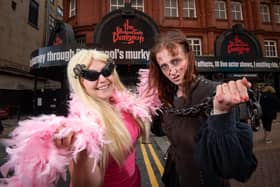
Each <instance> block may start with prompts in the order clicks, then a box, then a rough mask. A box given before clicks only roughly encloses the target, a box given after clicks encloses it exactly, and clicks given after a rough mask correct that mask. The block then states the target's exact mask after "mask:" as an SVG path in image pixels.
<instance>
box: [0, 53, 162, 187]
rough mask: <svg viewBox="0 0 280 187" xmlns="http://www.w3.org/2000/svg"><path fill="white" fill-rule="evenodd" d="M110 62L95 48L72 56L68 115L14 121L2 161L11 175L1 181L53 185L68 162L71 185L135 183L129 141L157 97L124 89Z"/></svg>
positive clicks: (131, 142) (131, 185)
mask: <svg viewBox="0 0 280 187" xmlns="http://www.w3.org/2000/svg"><path fill="white" fill-rule="evenodd" d="M115 66H116V65H115V64H114V62H113V60H112V59H111V58H109V57H108V56H107V55H106V54H105V53H103V52H100V51H97V50H81V51H79V52H78V53H76V54H75V55H74V56H73V57H72V59H71V60H70V62H69V64H68V67H67V76H68V80H69V85H70V90H71V100H70V101H69V114H68V116H67V117H65V118H64V117H58V116H43V117H39V118H33V119H31V120H28V121H25V122H24V123H22V124H21V125H20V127H19V128H18V129H17V130H16V132H15V134H17V136H16V137H15V138H14V139H13V140H12V145H13V148H12V149H13V150H12V151H10V157H11V160H10V161H9V162H8V163H7V164H6V165H7V166H5V167H4V169H5V170H7V168H13V169H14V170H15V177H14V178H12V179H5V180H6V181H5V182H8V183H9V184H10V185H11V186H12V185H15V184H17V185H18V184H21V185H22V186H53V185H54V184H55V183H56V182H57V180H58V177H59V176H62V177H63V176H64V177H65V174H66V168H68V167H69V168H70V175H71V185H72V186H73V187H95V186H103V187H120V186H124V187H140V186H141V184H140V181H141V180H140V173H139V169H138V167H137V165H136V152H135V148H136V146H135V145H136V141H137V139H138V138H139V136H140V135H141V134H143V135H145V133H144V132H147V127H149V126H147V123H146V121H147V120H151V116H150V113H151V112H152V111H154V110H155V109H156V108H157V105H159V103H158V102H157V101H155V100H153V101H151V100H150V101H149V100H147V98H146V97H145V95H142V96H143V97H145V99H143V98H142V97H141V94H140V96H139V95H134V94H132V93H130V92H129V91H128V90H127V89H126V88H125V87H124V85H123V84H122V83H121V81H120V79H119V76H118V74H117V72H116V68H115ZM140 90H141V89H140ZM140 90H139V92H140ZM151 103H153V104H151ZM156 103H157V104H156ZM38 140H39V141H38ZM26 155H27V156H26ZM23 170H24V172H23ZM23 179H24V180H23ZM0 186H1V185H0Z"/></svg>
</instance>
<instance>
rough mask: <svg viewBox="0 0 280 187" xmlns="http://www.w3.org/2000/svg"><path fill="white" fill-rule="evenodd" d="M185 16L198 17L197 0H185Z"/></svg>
mask: <svg viewBox="0 0 280 187" xmlns="http://www.w3.org/2000/svg"><path fill="white" fill-rule="evenodd" d="M183 16H184V17H187V18H196V8H195V0H184V1H183Z"/></svg>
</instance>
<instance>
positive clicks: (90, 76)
mask: <svg viewBox="0 0 280 187" xmlns="http://www.w3.org/2000/svg"><path fill="white" fill-rule="evenodd" d="M114 69H115V64H114V63H112V62H109V63H107V64H106V65H105V67H104V68H103V69H102V70H101V71H100V72H98V71H95V70H87V69H85V66H84V65H81V64H77V65H76V67H75V68H74V73H75V77H76V76H77V77H82V78H84V79H86V80H89V81H96V80H97V79H98V78H99V76H100V75H101V74H102V75H103V76H104V77H109V76H110V75H111V74H112V73H113V71H114Z"/></svg>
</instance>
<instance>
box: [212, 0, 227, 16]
mask: <svg viewBox="0 0 280 187" xmlns="http://www.w3.org/2000/svg"><path fill="white" fill-rule="evenodd" d="M215 17H216V19H227V11H226V2H224V1H215Z"/></svg>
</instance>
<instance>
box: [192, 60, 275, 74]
mask: <svg viewBox="0 0 280 187" xmlns="http://www.w3.org/2000/svg"><path fill="white" fill-rule="evenodd" d="M196 66H197V69H198V71H200V72H271V71H274V72H280V59H279V58H259V59H256V60H254V61H232V60H231V61H224V60H221V59H217V58H215V57H197V58H196Z"/></svg>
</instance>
